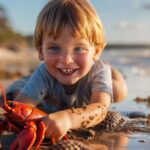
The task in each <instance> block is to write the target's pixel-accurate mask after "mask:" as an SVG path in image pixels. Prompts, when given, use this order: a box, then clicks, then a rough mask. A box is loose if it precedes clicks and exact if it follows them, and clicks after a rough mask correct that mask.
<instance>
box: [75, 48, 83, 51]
mask: <svg viewBox="0 0 150 150" xmlns="http://www.w3.org/2000/svg"><path fill="white" fill-rule="evenodd" d="M83 50H84V49H83V48H81V47H76V48H75V51H77V52H81V51H83Z"/></svg>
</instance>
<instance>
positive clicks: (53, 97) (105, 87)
mask: <svg viewBox="0 0 150 150" xmlns="http://www.w3.org/2000/svg"><path fill="white" fill-rule="evenodd" d="M92 91H99V92H107V93H108V94H110V95H111V97H112V78H111V68H110V66H109V65H108V64H105V63H103V61H102V60H98V61H96V62H95V63H94V64H93V66H92V68H91V70H90V71H89V72H88V74H87V75H86V76H84V77H83V78H82V79H80V80H79V82H78V84H77V88H76V90H75V92H74V93H73V94H71V95H67V94H66V93H65V91H64V87H63V85H62V84H61V83H60V82H59V81H57V80H56V79H55V78H54V77H52V76H51V75H50V74H49V73H48V71H47V69H46V67H45V64H44V63H42V64H40V65H39V66H38V68H37V69H36V70H35V72H34V73H33V75H32V76H31V77H30V79H29V81H28V82H27V83H26V85H25V86H24V87H23V89H22V90H21V92H20V94H21V95H24V96H27V97H29V98H32V99H33V100H35V101H37V103H39V108H41V109H43V110H45V111H46V112H48V113H50V112H55V111H58V110H62V109H66V108H69V107H81V106H84V105H86V104H88V103H89V102H90V98H91V93H92Z"/></svg>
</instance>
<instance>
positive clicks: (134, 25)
mask: <svg viewBox="0 0 150 150" xmlns="http://www.w3.org/2000/svg"><path fill="white" fill-rule="evenodd" d="M116 27H117V28H120V29H135V30H143V29H145V24H143V23H129V22H127V21H120V22H118V23H117V24H116Z"/></svg>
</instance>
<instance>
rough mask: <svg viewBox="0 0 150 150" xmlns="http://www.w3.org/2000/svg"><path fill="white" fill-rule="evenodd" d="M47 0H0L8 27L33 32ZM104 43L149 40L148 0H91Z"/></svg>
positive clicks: (147, 42)
mask: <svg viewBox="0 0 150 150" xmlns="http://www.w3.org/2000/svg"><path fill="white" fill-rule="evenodd" d="M47 1H48V0H0V5H2V6H3V7H4V8H5V10H6V14H7V16H8V18H9V22H10V25H11V26H12V28H13V29H14V30H15V31H16V32H19V33H21V34H24V35H29V34H33V32H34V27H35V24H36V19H37V16H38V14H39V12H40V10H41V9H42V8H43V7H44V5H45V4H46V3H47ZM91 3H92V4H93V6H94V7H95V9H96V11H97V13H98V15H99V16H100V18H101V20H102V23H103V26H104V30H105V36H106V40H107V42H108V43H146V44H150V0H91Z"/></svg>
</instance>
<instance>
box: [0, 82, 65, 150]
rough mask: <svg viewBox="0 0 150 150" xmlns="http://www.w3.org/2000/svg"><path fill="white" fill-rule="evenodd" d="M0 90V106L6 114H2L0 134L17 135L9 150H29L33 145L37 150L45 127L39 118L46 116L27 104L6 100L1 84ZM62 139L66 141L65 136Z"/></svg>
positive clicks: (53, 141) (43, 135)
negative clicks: (11, 133) (0, 91)
mask: <svg viewBox="0 0 150 150" xmlns="http://www.w3.org/2000/svg"><path fill="white" fill-rule="evenodd" d="M0 89H1V90H2V96H3V100H4V104H3V105H0V106H1V107H2V108H3V109H4V111H5V112H6V113H5V114H4V116H5V117H6V119H5V120H1V122H0V134H2V133H3V132H4V131H8V132H15V133H17V134H18V135H17V138H16V139H15V140H14V141H13V143H12V144H11V146H10V150H16V149H17V150H30V149H31V147H32V146H33V144H34V146H35V149H36V150H37V149H39V147H40V144H41V143H42V141H43V139H44V137H45V125H44V123H43V122H42V121H41V117H43V116H45V115H47V114H46V113H45V112H43V111H41V110H39V109H36V108H34V107H31V106H29V105H27V104H24V103H20V102H16V101H9V100H6V95H5V92H4V89H3V87H2V85H1V84H0ZM64 138H65V139H67V136H66V135H65V136H64ZM54 143H55V140H54V138H52V144H54Z"/></svg>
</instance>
